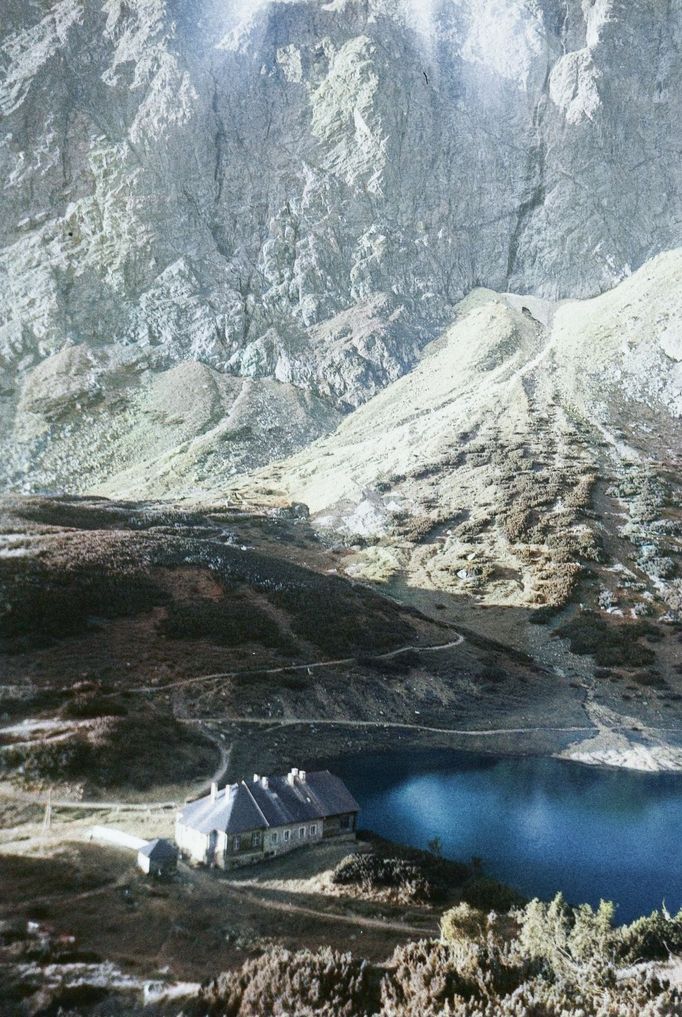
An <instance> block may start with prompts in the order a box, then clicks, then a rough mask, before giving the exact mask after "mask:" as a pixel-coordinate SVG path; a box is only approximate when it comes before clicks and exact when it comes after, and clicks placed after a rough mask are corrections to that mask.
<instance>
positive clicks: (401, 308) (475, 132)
mask: <svg viewBox="0 0 682 1017" xmlns="http://www.w3.org/2000/svg"><path fill="white" fill-rule="evenodd" d="M2 31H3V36H2V42H1V45H0V67H1V68H2V79H1V80H0V111H1V113H2V117H3V122H2V123H3V126H2V133H1V135H0V172H1V173H2V180H3V187H2V190H1V192H0V203H1V204H0V229H1V233H0V245H1V249H0V389H1V393H0V396H1V398H0V406H1V407H2V409H1V412H2V417H1V418H0V425H1V426H2V429H3V432H4V433H5V434H6V435H10V436H11V438H10V440H9V441H7V442H6V443H5V445H4V447H3V450H2V452H3V456H2V458H3V467H2V470H3V473H4V477H3V483H4V485H6V486H7V485H8V486H10V487H12V488H14V489H35V488H44V487H51V488H64V487H66V488H69V489H81V490H82V489H88V488H90V487H93V486H97V485H102V484H107V483H110V482H111V480H112V478H115V477H118V476H119V475H120V474H121V473H122V472H125V471H128V470H130V469H132V470H133V471H135V470H140V469H141V470H142V472H143V473H148V472H149V471H151V472H152V473H158V474H159V475H160V476H161V477H166V478H167V479H166V480H164V481H163V482H162V483H161V488H162V489H163V484H166V487H167V488H168V489H169V490H170V489H172V488H173V486H175V489H176V490H191V489H193V487H194V486H196V485H199V486H201V485H202V484H203V483H204V482H205V479H206V477H207V476H209V475H210V476H211V477H212V478H214V479H215V480H217V481H218V482H220V481H221V480H222V479H224V478H226V477H229V476H230V475H231V474H233V473H234V472H240V471H243V470H244V469H250V468H252V467H253V466H257V465H260V464H262V463H264V462H266V461H268V460H269V459H271V458H273V457H274V456H277V455H282V454H287V453H289V452H291V451H293V450H294V449H295V448H296V447H300V446H301V445H303V444H305V443H306V442H308V441H310V440H311V439H313V438H315V437H317V436H318V435H320V434H323V433H324V432H326V431H328V430H330V429H331V428H332V427H333V426H334V425H335V424H336V422H337V421H338V414H339V413H343V412H346V411H348V410H349V409H353V408H355V407H357V406H359V405H360V404H362V403H363V402H365V401H366V399H367V398H369V397H370V396H372V395H374V394H375V393H376V392H378V391H379V390H380V389H381V388H383V387H384V386H385V385H386V384H387V383H388V382H390V381H393V380H394V379H396V378H397V377H399V376H400V375H401V374H403V373H404V372H405V371H406V370H407V369H408V368H410V367H411V366H412V365H413V364H414V363H415V361H416V360H417V358H418V356H419V351H420V349H421V348H422V347H423V345H424V344H425V342H426V341H428V340H429V339H431V338H433V336H434V335H436V334H437V331H438V329H439V328H440V326H441V325H442V324H443V323H444V322H445V321H447V320H450V319H451V317H452V312H451V308H452V306H453V305H454V304H455V303H456V302H457V301H458V300H460V299H461V297H462V296H464V295H465V294H466V293H468V292H469V290H471V289H472V287H474V286H481V285H484V286H488V287H491V288H493V289H496V290H500V291H505V290H516V291H520V292H533V293H535V294H536V295H540V296H543V297H545V298H551V299H556V298H561V297H585V296H591V295H594V294H596V293H598V292H601V291H603V290H605V289H608V288H610V287H611V286H612V285H614V284H615V283H616V282H618V281H619V280H620V279H622V278H623V277H624V276H626V275H628V274H629V273H630V271H631V270H634V269H636V268H638V267H639V266H640V265H641V264H642V263H643V262H644V261H646V260H647V259H648V258H649V257H651V256H652V255H654V254H656V253H658V252H659V251H661V250H664V249H666V248H668V247H672V246H675V245H676V244H677V243H679V242H680V218H681V214H680V213H681V200H682V199H681V190H682V173H681V172H680V168H679V167H680V160H679V124H678V120H677V118H678V117H679V96H680V76H681V74H682V71H681V68H682V62H681V61H680V60H679V44H680V37H681V34H682V5H681V4H680V2H679V0H668V2H666V3H659V2H654V0H628V2H627V3H626V2H625V0H593V2H590V0H458V2H445V0H443V2H441V3H439V2H438V0H431V2H429V3H422V2H417V0H414V2H411V0H334V2H330V3H323V2H320V0H309V2H304V0H301V2H272V3H262V4H246V5H245V6H244V5H243V9H242V10H241V12H238V11H235V9H234V5H232V6H230V4H228V3H227V2H226V0H192V2H190V0H132V2H123V0H92V2H88V3H83V2H82V0H41V2H40V3H32V4H27V3H25V2H24V0H5V3H4V4H3V28H2ZM235 376H236V377H235ZM240 377H241V378H242V379H247V380H248V385H247V386H246V387H245V383H242V382H240V380H239V378H240ZM174 393H175V394H174ZM245 400H246V401H247V402H246V403H245ZM249 400H250V403H249ZM245 405H250V406H251V409H250V410H249V411H248V413H246V414H245ZM235 407H236V409H235ZM259 412H260V413H261V417H259V415H258V414H259ZM263 413H264V414H265V417H266V418H267V429H266V431H265V432H264V431H263V428H262V427H260V424H261V423H262V414H263ZM231 414H232V415H233V417H234V420H239V421H241V423H240V424H239V426H238V427H237V428H235V427H231V426H227V425H226V424H225V419H226V417H229V416H230V415H231ZM252 426H255V430H254V431H253V433H249V430H248V429H249V427H252ZM235 435H236V437H235ZM197 441H198V442H199V445H198V446H197V444H196V442H197ZM168 478H170V479H168Z"/></svg>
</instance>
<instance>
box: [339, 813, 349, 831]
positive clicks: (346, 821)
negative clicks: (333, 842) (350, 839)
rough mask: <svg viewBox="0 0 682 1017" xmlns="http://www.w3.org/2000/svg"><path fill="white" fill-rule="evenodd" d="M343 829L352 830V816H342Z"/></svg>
mask: <svg viewBox="0 0 682 1017" xmlns="http://www.w3.org/2000/svg"><path fill="white" fill-rule="evenodd" d="M341 829H342V830H350V816H341Z"/></svg>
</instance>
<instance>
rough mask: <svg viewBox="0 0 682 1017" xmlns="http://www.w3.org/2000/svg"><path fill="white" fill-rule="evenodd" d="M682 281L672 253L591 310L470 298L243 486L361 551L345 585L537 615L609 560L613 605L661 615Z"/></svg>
mask: <svg viewBox="0 0 682 1017" xmlns="http://www.w3.org/2000/svg"><path fill="white" fill-rule="evenodd" d="M681 278H682V250H677V251H674V252H670V253H668V254H665V255H661V256H659V257H658V258H656V259H655V260H653V261H652V262H650V263H649V264H647V265H646V266H645V267H644V268H642V269H640V270H639V272H637V273H636V274H635V275H633V276H632V277H631V278H629V279H627V280H626V281H625V282H623V283H621V284H620V286H618V287H616V288H615V289H614V290H612V291H610V292H609V293H606V294H604V295H602V296H599V297H595V298H593V299H591V300H583V301H573V300H566V301H561V302H559V303H551V302H549V301H545V300H539V299H536V298H532V297H519V296H513V295H510V294H497V293H493V292H491V291H489V290H474V291H473V292H472V293H471V294H470V295H469V296H468V297H467V298H466V299H465V300H464V301H462V302H461V304H459V305H458V307H457V308H456V317H455V321H454V324H453V325H452V326H451V327H450V328H449V329H447V330H446V331H445V332H444V333H443V335H442V336H441V337H440V338H439V339H437V340H436V341H435V342H433V343H431V344H430V345H429V346H428V347H427V348H426V350H425V351H424V355H423V357H422V359H421V360H420V362H419V364H418V366H417V367H415V368H414V369H413V370H412V371H411V372H410V373H409V374H407V375H406V376H405V377H403V378H401V379H400V380H399V381H396V382H395V383H394V384H393V385H391V386H389V387H388V388H387V389H386V390H385V391H384V392H382V393H381V394H380V395H378V396H377V397H376V398H374V399H372V400H370V401H369V402H368V403H367V404H366V405H365V406H363V407H362V408H361V409H359V410H357V411H356V412H355V413H354V414H352V415H351V416H350V417H347V418H346V419H345V420H344V421H343V423H342V424H341V425H340V426H339V427H338V428H337V429H336V431H334V432H333V433H332V434H331V435H329V436H328V437H325V438H323V439H321V440H320V441H318V442H317V443H316V444H314V445H312V446H310V447H309V448H307V449H305V450H304V451H303V452H300V453H299V454H298V455H297V456H295V457H294V458H292V459H289V460H287V461H285V462H282V463H277V464H274V465H272V466H270V467H267V468H265V469H264V470H262V471H261V472H260V473H259V474H256V475H255V476H253V477H250V478H248V479H247V480H245V481H244V482H243V483H242V493H243V494H246V495H248V496H249V497H252V498H254V499H256V500H258V501H261V502H262V501H267V499H268V497H270V499H274V501H275V503H277V502H278V500H279V501H284V502H287V501H289V500H294V501H299V502H304V503H305V504H307V505H308V506H309V507H310V510H311V512H312V513H313V520H314V521H315V523H316V525H317V526H318V527H320V528H321V529H322V530H324V529H329V530H332V531H334V532H338V533H343V534H345V535H346V537H347V539H349V540H351V541H356V542H360V543H363V542H364V543H365V544H366V545H368V546H367V547H366V548H365V549H364V550H363V551H362V552H361V553H359V555H358V558H357V561H356V562H355V564H354V566H353V567H354V574H355V575H365V576H366V577H367V578H371V579H380V580H382V581H386V580H388V579H390V578H391V577H392V576H394V575H397V574H400V573H404V572H405V571H406V572H407V573H408V574H409V576H410V578H411V580H412V581H413V582H414V584H415V585H417V586H420V587H426V588H434V589H441V590H448V591H450V592H452V593H456V594H465V595H471V596H474V597H476V598H478V599H480V600H481V601H482V602H484V603H490V604H503V605H509V606H525V607H535V608H537V607H540V606H558V605H561V604H562V603H563V602H564V601H565V600H566V599H567V597H568V596H569V595H570V593H571V592H572V591H573V589H574V588H575V586H576V583H577V582H578V580H579V579H580V576H581V574H582V572H583V571H584V566H587V565H588V564H589V566H590V568H591V569H592V570H593V571H594V570H595V569H597V570H601V571H603V572H604V576H603V577H602V578H603V580H604V582H606V581H607V580H608V579H609V576H608V573H609V571H611V573H613V568H612V567H615V569H616V570H618V569H623V570H625V571H626V573H627V575H629V577H630V579H631V580H632V583H633V586H634V584H635V583H640V584H641V587H640V589H639V592H638V593H634V592H633V591H631V592H630V593H629V594H628V595H626V596H625V602H626V603H627V606H628V610H631V611H633V612H635V614H637V613H643V614H644V613H645V614H649V613H651V612H652V607H651V601H652V599H654V598H655V600H656V601H657V602H659V603H661V604H662V605H664V613H665V611H667V610H672V611H673V612H675V613H676V612H678V611H679V610H680V609H681V608H682V582H681V581H680V579H679V578H677V568H676V564H675V561H677V560H678V559H679V554H680V550H681V544H680V537H681V536H682V516H681V514H680V503H681V499H680V494H681V491H680V465H681V463H680V450H681V449H682V420H681V417H682V345H681V336H682V333H681V331H680V322H681V321H682V291H681V290H680V286H679V280H680V279H681ZM671 555H672V557H671ZM673 559H674V560H673ZM581 563H582V566H581ZM614 578H620V579H623V576H622V575H621V576H618V574H616V576H615V577H614V575H613V574H612V575H611V577H610V580H609V581H608V582H607V589H608V590H609V591H610V592H609V596H611V594H612V592H613V588H614ZM612 600H613V605H615V604H616V602H617V601H618V600H621V601H622V600H623V593H622V592H621V595H620V597H615V596H613V598H612ZM609 606H612V605H611V604H609Z"/></svg>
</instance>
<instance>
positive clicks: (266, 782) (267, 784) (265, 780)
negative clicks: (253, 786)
mask: <svg viewBox="0 0 682 1017" xmlns="http://www.w3.org/2000/svg"><path fill="white" fill-rule="evenodd" d="M260 782H261V786H262V787H264V788H266V790H267V788H269V787H270V781H269V780H268V778H267V777H261V779H260Z"/></svg>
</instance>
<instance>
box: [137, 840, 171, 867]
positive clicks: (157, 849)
mask: <svg viewBox="0 0 682 1017" xmlns="http://www.w3.org/2000/svg"><path fill="white" fill-rule="evenodd" d="M139 854H141V855H146V856H147V858H151V859H152V861H155V862H162V861H166V860H168V861H170V860H171V859H173V858H177V857H178V849H177V848H176V847H175V845H174V844H171V843H170V841H168V840H163V839H162V838H158V839H157V840H150V841H149V842H148V843H147V844H145V845H144V847H141V848H140V850H139Z"/></svg>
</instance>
